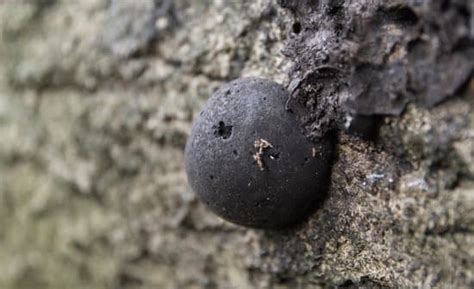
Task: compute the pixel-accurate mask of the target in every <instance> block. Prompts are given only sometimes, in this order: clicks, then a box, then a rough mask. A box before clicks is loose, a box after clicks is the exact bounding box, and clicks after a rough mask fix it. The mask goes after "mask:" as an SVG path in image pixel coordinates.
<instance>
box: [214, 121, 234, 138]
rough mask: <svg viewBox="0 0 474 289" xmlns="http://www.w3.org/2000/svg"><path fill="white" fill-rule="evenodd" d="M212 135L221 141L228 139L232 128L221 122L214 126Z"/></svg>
mask: <svg viewBox="0 0 474 289" xmlns="http://www.w3.org/2000/svg"><path fill="white" fill-rule="evenodd" d="M214 135H215V136H216V137H221V138H223V139H228V138H229V137H230V136H231V135H232V126H231V125H227V126H226V125H225V123H224V122H223V121H220V122H219V125H217V126H214Z"/></svg>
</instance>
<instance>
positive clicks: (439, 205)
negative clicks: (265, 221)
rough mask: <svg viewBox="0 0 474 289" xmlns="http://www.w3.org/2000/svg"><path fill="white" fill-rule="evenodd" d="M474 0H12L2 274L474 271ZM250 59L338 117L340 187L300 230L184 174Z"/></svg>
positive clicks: (218, 279) (1, 102) (312, 112)
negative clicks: (222, 202)
mask: <svg viewBox="0 0 474 289" xmlns="http://www.w3.org/2000/svg"><path fill="white" fill-rule="evenodd" d="M388 2H390V3H388ZM473 10H474V9H473V7H472V3H471V1H469V0H458V1H455V0H452V1H441V0H440V1H436V0H432V1H409V0H397V1H382V0H373V1H329V0H321V1H318V0H301V1H287V0H280V1H270V0H259V1H217V0H213V1H210V0H199V1H185V0H175V1H172V0H140V1H132V0H88V1H67V0H30V1H14V0H3V1H1V0H0V29H1V42H0V135H2V141H1V145H0V226H1V228H2V229H1V230H0V287H2V288H12V289H15V288H22V289H23V288H123V289H125V288H286V287H288V288H320V287H324V288H325V287H332V288H334V287H335V286H336V287H337V286H341V287H344V286H345V287H367V288H379V287H383V288H385V287H390V288H391V287H393V288H400V287H420V288H431V287H437V288H472V287H474V81H473V79H472V71H473V67H474V46H473V39H474V29H473V23H474V22H473V18H472V13H473ZM246 76H256V77H262V78H267V79H271V80H274V81H276V82H279V83H281V84H283V85H285V87H287V88H288V90H289V91H290V92H291V94H292V97H291V99H290V100H289V101H291V102H295V103H299V104H301V105H303V106H304V108H305V109H304V110H303V111H302V113H301V114H300V120H301V122H302V125H303V127H304V131H305V134H306V135H307V137H308V138H310V139H312V140H315V141H317V140H318V139H319V138H324V137H328V135H329V134H331V135H337V140H338V141H337V144H336V145H335V151H336V154H335V157H334V160H333V164H332V176H331V187H330V188H329V191H328V193H327V195H328V197H327V199H326V200H325V202H324V203H323V204H322V205H321V206H320V207H319V208H318V209H317V210H316V211H315V212H314V213H313V214H311V216H310V217H309V219H307V220H306V221H304V222H303V223H301V224H299V225H298V226H297V227H294V228H291V229H288V230H280V231H271V230H255V229H248V228H244V227H239V226H236V225H233V224H230V223H228V222H225V221H223V220H221V219H219V218H218V217H216V216H214V215H213V214H212V213H211V212H209V211H208V210H207V209H206V208H205V207H204V206H203V205H202V204H201V203H200V202H199V201H198V200H197V199H196V197H195V195H194V193H193V192H192V190H191V189H190V187H189V185H188V184H187V182H186V176H185V173H184V167H183V149H184V145H185V143H186V139H187V136H188V135H189V132H190V128H191V122H192V120H193V119H194V117H196V116H197V115H198V114H199V112H200V110H201V108H202V107H203V104H204V103H205V101H206V99H207V98H208V97H209V96H210V95H212V93H213V92H214V91H215V90H216V89H217V88H218V87H219V86H220V85H222V84H224V83H226V82H228V81H231V80H233V79H236V78H240V77H246Z"/></svg>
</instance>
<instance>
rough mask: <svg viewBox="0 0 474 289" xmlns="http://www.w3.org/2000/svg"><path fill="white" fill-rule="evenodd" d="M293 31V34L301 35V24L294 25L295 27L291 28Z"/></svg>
mask: <svg viewBox="0 0 474 289" xmlns="http://www.w3.org/2000/svg"><path fill="white" fill-rule="evenodd" d="M291 30H292V31H293V33H295V34H298V33H300V32H301V23H299V22H295V23H293V25H292V26H291Z"/></svg>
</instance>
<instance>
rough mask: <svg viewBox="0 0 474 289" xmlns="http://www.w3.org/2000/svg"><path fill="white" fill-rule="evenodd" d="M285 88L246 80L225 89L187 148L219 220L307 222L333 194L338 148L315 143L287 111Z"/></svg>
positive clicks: (196, 183) (191, 168) (197, 183)
mask: <svg viewBox="0 0 474 289" xmlns="http://www.w3.org/2000/svg"><path fill="white" fill-rule="evenodd" d="M287 99H288V92H287V91H286V90H285V89H284V88H283V87H282V86H281V85H279V84H277V83H275V82H273V81H269V80H263V79H256V78H244V79H240V80H236V81H233V82H231V83H229V84H226V85H224V86H223V87H221V88H220V89H219V90H218V91H217V92H216V93H215V94H214V95H213V96H212V97H211V98H210V99H209V101H208V103H207V105H206V106H205V108H204V110H203V112H202V113H201V115H200V116H199V118H198V119H196V121H195V123H194V125H193V129H192V133H191V136H190V138H189V140H188V143H187V145H186V152H185V155H186V172H187V175H188V181H189V183H190V185H191V187H192V188H193V190H194V191H195V192H196V193H197V195H198V196H199V198H200V199H201V201H202V202H204V203H205V204H206V205H207V206H208V207H209V208H210V209H211V210H212V211H213V212H215V213H216V214H217V215H219V216H221V217H222V218H224V219H226V220H228V221H231V222H234V223H237V224H240V225H244V226H249V227H256V228H275V229H276V228H284V227H288V226H290V225H293V224H295V223H297V222H298V221H301V220H302V219H303V218H304V217H305V216H306V215H307V214H308V213H309V212H310V211H311V209H312V208H314V207H315V205H316V204H318V203H319V201H321V200H322V197H323V195H324V193H325V189H326V188H325V184H327V179H328V177H329V176H328V173H329V166H330V164H329V160H330V155H331V151H332V142H330V141H321V142H320V143H314V142H310V141H309V140H308V139H307V138H306V137H305V136H304V135H303V133H302V130H301V127H300V125H299V122H298V121H297V119H296V116H295V115H294V114H293V113H292V112H289V111H287V110H285V102H286V101H287Z"/></svg>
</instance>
